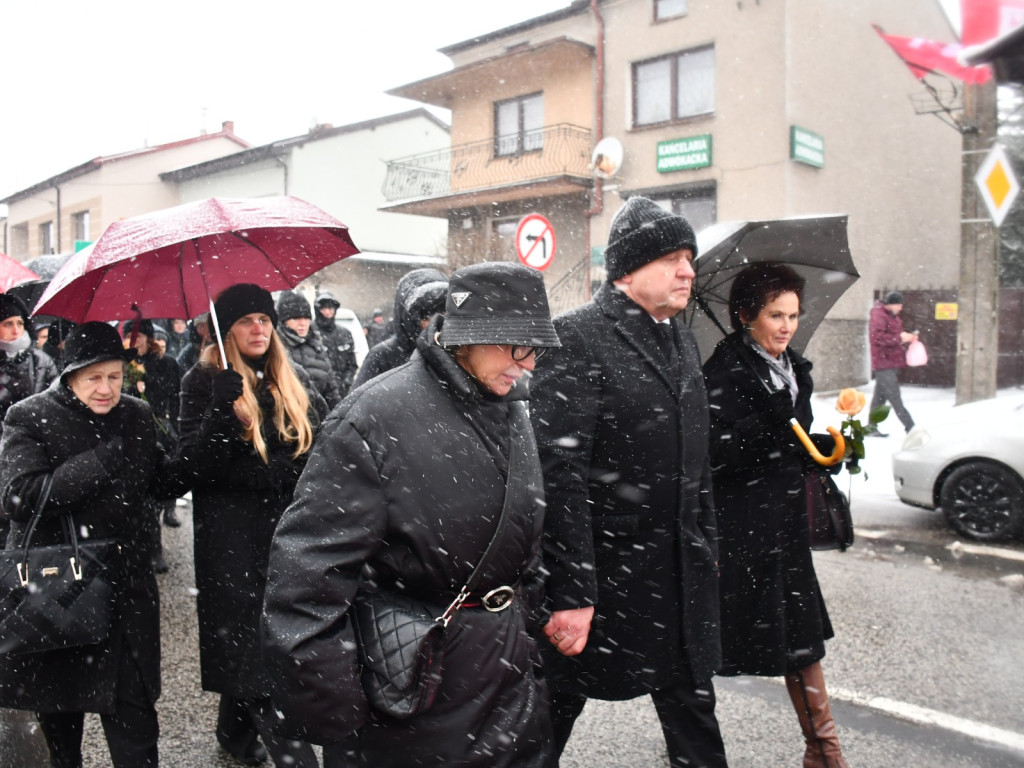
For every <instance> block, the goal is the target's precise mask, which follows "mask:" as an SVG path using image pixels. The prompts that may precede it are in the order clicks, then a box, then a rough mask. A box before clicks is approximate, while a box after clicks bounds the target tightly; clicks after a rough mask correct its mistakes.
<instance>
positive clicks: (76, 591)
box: [0, 475, 121, 655]
mask: <svg viewBox="0 0 1024 768" xmlns="http://www.w3.org/2000/svg"><path fill="white" fill-rule="evenodd" d="M51 482H52V475H47V477H46V479H45V480H44V481H43V487H42V490H41V492H40V494H39V501H38V503H37V504H36V509H35V511H34V512H33V514H32V518H31V519H30V520H29V523H28V526H27V528H26V529H25V535H24V537H23V538H22V541H21V544H19V545H18V546H17V547H12V548H8V549H5V550H3V551H0V654H4V655H6V654H16V653H41V652H43V651H52V650H56V649H62V648H75V647H78V646H84V645H95V644H97V643H101V642H103V641H104V640H106V639H107V637H108V636H109V634H110V621H111V614H112V613H113V610H114V600H115V597H116V582H117V578H118V576H119V574H120V569H121V547H120V544H119V543H118V541H117V540H116V539H98V540H88V541H81V542H80V541H79V540H78V535H77V533H76V532H75V523H74V520H73V519H72V517H71V515H63V516H62V517H61V524H62V525H63V528H64V539H65V543H64V544H58V545H53V546H45V547H32V535H33V533H35V529H36V525H37V524H38V523H39V520H40V518H41V517H42V513H43V509H44V508H45V506H46V502H47V500H48V499H49V496H50V485H51Z"/></svg>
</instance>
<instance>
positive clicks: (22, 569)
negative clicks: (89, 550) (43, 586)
mask: <svg viewBox="0 0 1024 768" xmlns="http://www.w3.org/2000/svg"><path fill="white" fill-rule="evenodd" d="M52 485H53V473H48V474H47V475H46V476H45V477H44V478H43V485H42V488H40V490H39V497H38V498H37V499H36V506H35V510H34V511H33V512H32V517H31V519H30V520H29V521H28V526H27V527H26V528H25V535H24V536H23V537H22V539H21V544H19V545H18V546H17V547H15V549H19V548H20V549H21V561H20V562H19V563H18V576H19V578H20V579H21V585H22V586H23V587H27V586H28V550H29V548H30V547H31V545H32V536H33V535H34V534H35V532H36V526H37V525H38V524H39V521H40V520H41V519H42V517H43V510H44V509H46V503H47V502H48V501H49V500H50V488H51V487H52ZM60 519H61V526H62V527H63V529H64V539H65V541H67V542H68V543H69V544H71V567H72V569H73V570H74V572H75V578H77V579H80V578H82V560H81V558H80V557H79V556H78V535H77V534H76V533H75V522H74V520H73V519H72V517H71V513H70V512H69V513H68V514H66V515H61V518H60Z"/></svg>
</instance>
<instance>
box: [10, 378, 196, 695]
mask: <svg viewBox="0 0 1024 768" xmlns="http://www.w3.org/2000/svg"><path fill="white" fill-rule="evenodd" d="M115 438H119V439H120V440H121V442H122V444H123V455H119V454H117V452H112V453H105V449H104V445H105V444H107V443H108V442H110V441H111V440H113V439H115ZM47 474H52V475H53V481H52V486H51V490H50V499H49V503H48V504H47V507H46V511H45V512H44V517H43V519H42V520H41V521H40V523H39V525H38V527H37V528H36V532H35V534H34V536H33V539H32V541H33V544H40V545H44V544H57V543H61V542H63V540H64V539H63V534H62V532H61V530H62V528H61V522H60V518H59V515H61V514H63V513H65V512H69V511H70V512H72V513H73V516H74V523H75V528H76V530H77V531H79V532H81V531H82V530H83V529H84V531H85V533H86V535H87V536H88V537H89V538H106V537H116V538H118V539H120V541H121V543H122V547H123V551H124V554H125V568H124V572H123V574H122V576H121V578H120V581H119V584H118V598H117V602H116V604H115V607H114V616H113V625H112V629H111V633H110V637H109V639H108V640H107V641H106V642H104V643H101V644H99V645H97V646H88V647H85V648H81V649H71V650H60V651H48V652H44V653H38V654H29V655H16V656H0V706H3V707H14V708H18V709H30V710H35V711H41V712H57V711H67V712H100V713H106V714H112V713H113V712H114V707H115V696H116V693H117V675H118V668H119V666H120V664H121V659H122V656H123V655H124V654H131V656H132V658H133V659H134V661H135V663H136V664H137V666H138V669H139V673H140V674H141V677H142V681H143V684H144V685H145V686H146V691H147V692H148V694H149V696H150V697H151V699H152V700H153V701H156V699H157V698H158V697H159V695H160V607H159V594H158V592H157V585H156V579H155V578H154V576H153V568H152V564H151V562H150V555H151V553H152V551H153V549H154V547H155V544H156V542H155V541H153V539H152V533H151V527H150V526H149V525H147V520H146V519H145V517H146V515H147V514H150V512H149V510H150V506H149V505H150V500H151V498H152V497H154V496H156V497H159V498H174V497H175V496H178V495H180V494H182V493H185V492H186V491H187V490H188V487H187V485H185V484H184V483H183V482H182V481H181V478H180V476H179V474H178V473H177V472H176V471H175V468H174V466H173V465H169V464H167V462H166V461H165V459H164V457H163V454H162V453H161V452H160V451H159V449H158V447H157V444H156V433H155V430H154V427H153V413H152V411H151V410H150V408H149V405H147V404H146V403H144V402H142V401H141V400H137V399H135V398H132V397H124V396H122V397H121V399H120V401H119V403H118V405H117V406H115V407H114V408H113V410H111V412H110V413H108V414H106V415H102V416H98V415H96V414H94V413H93V412H92V411H90V410H89V409H88V408H87V407H86V406H85V405H84V404H83V403H82V402H81V401H79V400H78V398H76V397H75V395H74V394H73V393H72V392H71V391H70V390H69V389H68V388H67V387H66V386H65V385H63V384H62V383H61V382H60V380H56V381H54V383H53V384H52V385H51V386H50V388H49V389H47V390H46V391H45V392H41V393H39V394H37V395H33V396H32V397H29V398H27V399H25V400H22V401H21V402H20V403H17V404H16V405H14V406H13V407H12V408H11V410H10V411H9V412H8V414H7V426H6V429H5V430H4V435H3V440H2V441H0V499H2V502H3V511H4V515H5V516H6V517H7V518H8V519H10V520H11V521H12V527H11V533H10V537H9V539H8V541H9V543H15V542H20V541H21V538H22V535H23V532H24V528H25V526H26V524H27V522H28V520H29V518H30V517H31V515H32V511H33V509H34V507H35V504H36V501H37V499H38V497H39V493H40V490H41V488H42V484H43V479H44V478H45V476H46V475H47ZM80 535H81V533H80Z"/></svg>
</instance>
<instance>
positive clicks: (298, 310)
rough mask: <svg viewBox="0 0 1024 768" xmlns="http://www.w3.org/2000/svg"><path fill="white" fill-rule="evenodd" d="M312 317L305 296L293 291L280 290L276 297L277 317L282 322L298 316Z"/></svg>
mask: <svg viewBox="0 0 1024 768" xmlns="http://www.w3.org/2000/svg"><path fill="white" fill-rule="evenodd" d="M303 317H304V318H306V319H307V320H312V319H313V309H312V307H310V306H309V302H308V301H306V297H305V296H303V295H302V294H301V293H296V292H295V291H282V292H281V295H280V296H278V297H277V319H278V320H280V321H281V322H282V323H283V322H285V321H286V320H296V319H298V318H303Z"/></svg>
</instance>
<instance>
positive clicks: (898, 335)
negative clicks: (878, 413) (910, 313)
mask: <svg viewBox="0 0 1024 768" xmlns="http://www.w3.org/2000/svg"><path fill="white" fill-rule="evenodd" d="M902 311H903V294H901V293H900V292H899V291H889V292H888V293H887V294H885V297H884V298H883V299H882V300H881V301H876V302H875V305H874V306H873V307H872V308H871V317H870V320H869V322H868V338H869V340H870V342H871V370H872V372H873V373H874V377H875V394H874V395H873V396H872V398H871V409H870V410H871V411H873V410H875V408H879V407H881V406H883V405H885V404H886V403H891V404H892V409H893V411H895V412H896V416H897V418H899V420H900V422H901V423H902V424H903V428H904V429H905V430H906V431H907V432H909V431H910V430H911V429H913V428H914V419H913V417H912V416H911V415H910V413H909V411H907V409H906V406H904V405H903V397H902V395H901V394H900V380H899V370H900V368H903V367H904V366H906V364H907V357H906V354H907V353H906V348H907V344H909V343H910V342H912V341H917V334H916V333H908V332H907V331H904V330H903V321H902V320H900V312H902ZM875 434H876V435H878V436H879V437H887V435H885V434H884V433H882V432H876V433H875Z"/></svg>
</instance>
